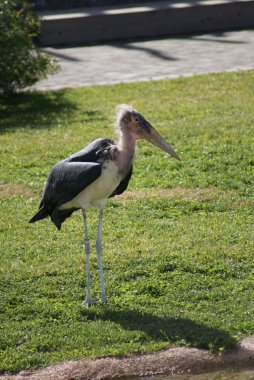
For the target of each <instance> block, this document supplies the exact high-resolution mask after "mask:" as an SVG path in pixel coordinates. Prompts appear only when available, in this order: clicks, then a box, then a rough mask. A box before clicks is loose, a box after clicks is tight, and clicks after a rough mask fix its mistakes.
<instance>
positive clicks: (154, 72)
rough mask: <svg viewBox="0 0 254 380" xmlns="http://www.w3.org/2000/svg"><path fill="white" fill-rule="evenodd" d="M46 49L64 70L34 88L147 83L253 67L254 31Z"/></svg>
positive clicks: (46, 88)
mask: <svg viewBox="0 0 254 380" xmlns="http://www.w3.org/2000/svg"><path fill="white" fill-rule="evenodd" d="M44 50H45V51H48V52H49V53H50V54H52V55H53V56H54V57H56V58H57V60H58V61H59V63H60V66H61V71H60V72H59V73H57V74H55V75H52V76H50V77H49V78H48V79H46V80H42V81H40V82H38V83H37V84H36V85H35V86H33V87H32V88H33V89H37V90H49V89H61V88H66V87H80V86H90V85H95V84H114V83H121V82H135V81H147V80H157V79H161V78H175V77H179V76H189V75H193V74H201V73H208V72H221V71H231V70H233V71H234V70H247V69H252V68H254V30H242V31H230V32H223V33H215V34H199V35H191V36H186V37H174V38H164V39H157V40H147V41H136V42H127V41H125V42H119V43H112V44H106V45H105V44H104V45H95V46H83V47H82V46H81V47H67V48H45V49H44Z"/></svg>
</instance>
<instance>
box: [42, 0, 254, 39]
mask: <svg viewBox="0 0 254 380" xmlns="http://www.w3.org/2000/svg"><path fill="white" fill-rule="evenodd" d="M38 14H39V17H40V19H41V35H40V37H39V42H40V44H41V45H43V46H53V45H68V44H71V45H72V44H84V43H98V42H106V41H115V40H119V39H137V38H148V37H149V38H151V37H158V36H169V35H170V36H172V35H176V34H187V33H201V32H211V31H216V30H230V29H237V28H247V27H248V28H251V27H253V26H254V16H253V15H254V0H234V1H232V0H209V1H207V0H200V1H196V0H186V1H185V2H183V1H181V0H174V1H165V0H164V1H159V2H150V3H142V4H135V5H133V6H125V7H123V6H122V7H120V6H119V7H98V8H79V9H78V8H77V9H70V10H65V11H48V12H47V11H43V12H38Z"/></svg>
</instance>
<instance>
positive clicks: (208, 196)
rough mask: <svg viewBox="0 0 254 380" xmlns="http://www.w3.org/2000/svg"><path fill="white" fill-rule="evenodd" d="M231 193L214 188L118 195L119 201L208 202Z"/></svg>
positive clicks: (130, 192)
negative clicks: (175, 199)
mask: <svg viewBox="0 0 254 380" xmlns="http://www.w3.org/2000/svg"><path fill="white" fill-rule="evenodd" d="M234 195H235V193H234V192H233V191H227V192H226V191H221V190H218V189H215V188H208V189H185V188H180V187H176V188H174V189H151V190H147V189H143V190H134V191H126V192H125V193H123V194H122V195H120V196H119V197H118V198H119V199H128V198H132V199H133V198H143V197H163V198H181V199H195V200H203V201H209V200H213V199H217V198H219V197H227V196H234Z"/></svg>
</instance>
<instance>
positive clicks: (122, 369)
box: [0, 335, 254, 380]
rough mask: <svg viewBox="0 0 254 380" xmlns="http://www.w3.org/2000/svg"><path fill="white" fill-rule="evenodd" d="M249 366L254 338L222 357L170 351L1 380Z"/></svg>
mask: <svg viewBox="0 0 254 380" xmlns="http://www.w3.org/2000/svg"><path fill="white" fill-rule="evenodd" d="M247 366H248V367H251V366H253V368H254V335H253V336H250V337H247V338H245V339H243V340H242V341H241V342H240V343H239V344H238V347H237V349H236V350H234V351H231V352H227V353H224V354H221V355H215V354H212V353H211V352H209V351H206V350H201V349H197V348H185V347H180V348H170V349H167V350H164V351H161V352H158V353H152V354H145V355H135V356H134V355H133V356H128V357H124V358H102V359H95V360H77V361H68V362H64V363H59V364H56V365H54V366H50V367H46V368H42V369H39V370H37V371H21V372H20V373H19V374H16V375H2V376H0V380H25V379H28V380H42V379H43V380H103V379H104V380H106V379H120V378H126V377H129V378H130V377H134V376H135V377H139V376H152V375H174V374H182V373H202V372H208V371H212V370H216V371H217V370H220V369H227V368H234V367H237V368H238V369H239V367H242V368H244V367H247Z"/></svg>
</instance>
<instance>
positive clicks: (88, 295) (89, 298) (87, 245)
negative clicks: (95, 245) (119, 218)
mask: <svg viewBox="0 0 254 380" xmlns="http://www.w3.org/2000/svg"><path fill="white" fill-rule="evenodd" d="M82 212H83V218H84V228H85V253H86V275H87V293H86V299H85V301H84V302H83V304H84V305H86V306H90V305H92V304H93V299H92V296H91V288H90V252H91V249H90V242H89V236H88V226H87V220H86V212H85V210H82Z"/></svg>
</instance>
